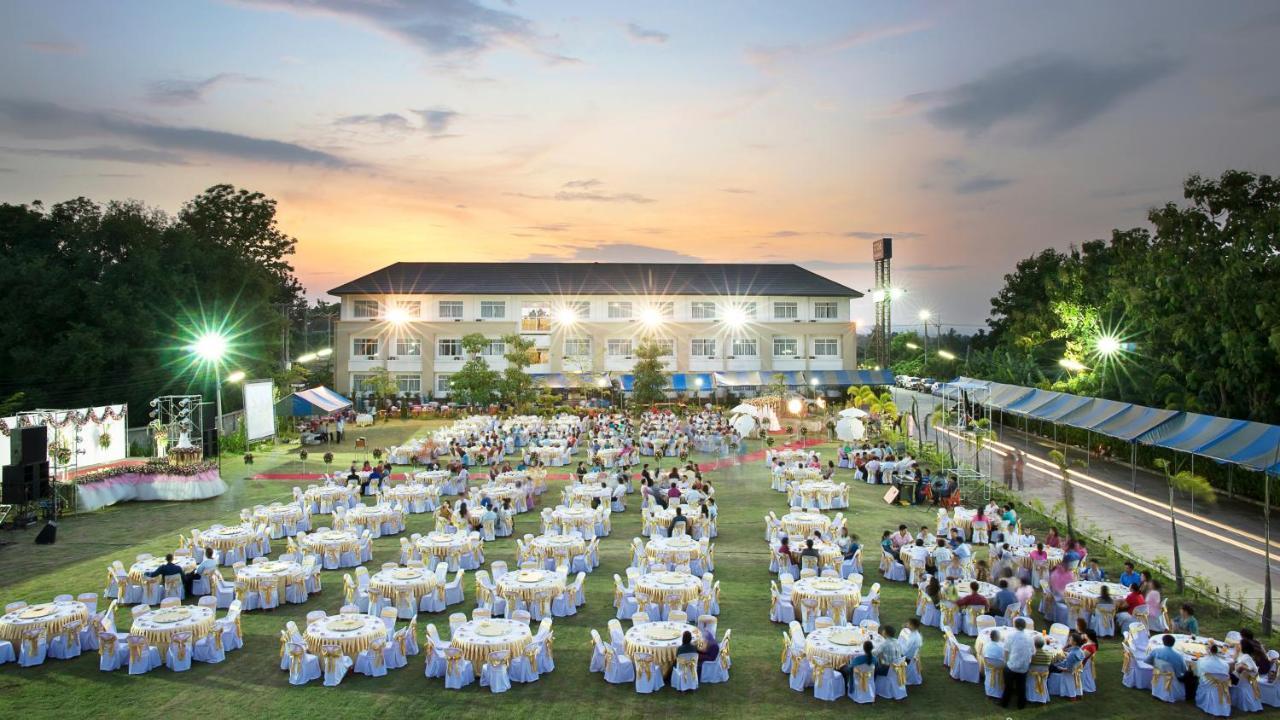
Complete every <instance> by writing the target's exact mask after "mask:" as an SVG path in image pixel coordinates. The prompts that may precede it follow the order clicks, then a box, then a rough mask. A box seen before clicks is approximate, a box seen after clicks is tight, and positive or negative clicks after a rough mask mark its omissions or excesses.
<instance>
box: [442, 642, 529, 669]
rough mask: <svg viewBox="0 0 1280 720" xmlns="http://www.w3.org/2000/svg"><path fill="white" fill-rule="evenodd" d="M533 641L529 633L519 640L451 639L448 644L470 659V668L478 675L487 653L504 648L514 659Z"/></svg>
mask: <svg viewBox="0 0 1280 720" xmlns="http://www.w3.org/2000/svg"><path fill="white" fill-rule="evenodd" d="M532 641H533V637H532V636H531V635H528V636H525V637H522V638H520V639H519V640H509V641H507V642H501V643H484V644H480V643H474V644H473V643H470V642H467V641H466V640H460V639H459V640H452V641H450V644H451V645H452V646H453V647H456V648H458V649H459V650H461V651H462V656H463V657H465V658H466V659H468V660H470V661H471V670H472V672H474V673H475V674H476V677H480V670H481V669H482V668H483V667H484V664H485V663H487V662H489V653H493V652H500V651H502V650H506V651H507V652H509V653H511V658H512V659H515V658H517V657H520V656H521V655H523V654H524V649H525V648H526V647H528V645H529V643H530V642H532Z"/></svg>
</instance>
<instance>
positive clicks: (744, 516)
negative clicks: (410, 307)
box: [0, 421, 1230, 720]
mask: <svg viewBox="0 0 1280 720" xmlns="http://www.w3.org/2000/svg"><path fill="white" fill-rule="evenodd" d="M427 429H428V426H425V425H424V424H423V423H421V422H401V421H392V422H391V423H388V424H385V425H378V426H377V427H376V428H363V429H360V431H359V432H358V433H357V432H349V433H348V438H347V439H348V442H347V444H346V446H345V447H342V448H338V449H337V450H336V454H337V459H336V460H335V463H334V467H335V468H344V467H346V463H349V462H350V460H351V459H353V458H357V457H359V458H363V455H356V454H355V451H354V447H353V443H354V438H355V436H356V435H357V434H360V435H364V436H366V437H368V438H369V441H370V446H385V445H389V444H395V443H397V442H400V441H402V440H404V439H405V438H407V437H410V436H412V435H414V434H422V433H424V432H426V431H427ZM353 430H354V429H353ZM751 449H752V450H756V449H758V448H757V447H756V446H755V444H754V443H753V447H752V448H751ZM824 450H826V451H827V453H828V454H833V452H834V451H833V450H832V449H831V448H824ZM323 454H324V448H323V447H322V448H320V449H312V451H311V457H310V458H309V459H308V461H307V470H308V471H309V472H316V471H319V470H322V469H323V463H322V462H321V461H320V456H321V455H323ZM697 459H699V460H704V461H706V460H710V459H711V458H709V457H702V456H699V457H698V458H697ZM668 462H669V461H668ZM301 469H302V467H301V464H300V463H299V461H298V459H297V457H296V453H294V454H288V453H285V452H283V451H281V452H278V453H273V454H270V455H265V454H262V453H259V455H258V460H257V462H256V463H255V464H254V465H253V466H252V467H251V468H246V467H245V466H244V464H243V463H242V462H241V461H240V460H239V459H231V460H224V465H223V476H224V478H225V479H226V481H227V484H228V486H229V487H230V489H229V491H228V492H227V493H226V494H224V495H223V496H221V497H218V498H214V499H211V500H206V501H201V502H191V503H158V502H154V503H126V504H123V505H119V506H116V507H112V508H106V509H104V510H101V511H98V512H94V513H88V514H85V515H81V516H78V517H69V518H67V519H66V520H65V521H64V522H63V523H61V526H60V528H59V530H58V542H57V544H56V545H53V546H36V545H33V544H31V540H32V538H33V536H34V534H35V530H36V528H32V529H31V530H29V531H23V532H19V533H6V534H4V535H3V536H2V537H3V539H6V540H8V541H10V542H13V543H15V544H14V545H10V546H8V547H4V548H0V601H2V602H12V601H14V600H19V599H23V600H26V601H28V602H31V603H35V602H43V601H47V600H49V599H51V598H52V597H53V596H54V595H55V594H59V593H79V592H90V591H97V592H101V591H102V587H103V586H102V581H103V577H104V575H105V572H104V569H105V567H106V566H107V564H108V563H109V562H111V561H112V560H115V559H120V560H122V561H124V562H125V564H126V565H128V564H129V560H130V559H131V558H132V557H133V556H134V555H135V554H136V553H139V552H151V553H156V554H162V553H164V552H166V551H169V550H171V549H172V548H174V547H175V546H176V543H177V535H178V534H179V533H182V532H186V533H190V531H191V529H192V528H194V527H200V528H204V527H207V526H208V525H209V524H210V523H213V522H218V521H221V522H224V523H231V522H238V513H239V510H240V508H242V507H246V506H251V505H253V504H256V503H266V502H270V501H273V500H287V499H288V498H289V497H290V488H291V487H292V486H293V485H295V484H302V483H296V482H294V481H281V480H251V479H248V478H249V476H250V475H252V474H253V473H262V472H284V473H290V472H299V471H301ZM841 473H842V476H841V477H840V478H839V479H844V480H849V481H851V477H850V475H849V473H850V471H847V470H844V471H841ZM707 477H708V479H710V480H711V481H712V482H713V483H714V484H715V486H716V499H717V502H718V503H719V505H720V520H719V524H720V536H719V538H717V540H716V577H717V578H718V579H719V580H720V581H721V583H722V587H723V592H722V596H721V610H722V612H721V615H720V632H721V633H723V631H724V630H725V629H727V628H732V629H733V637H734V640H733V645H734V646H733V660H734V665H733V669H732V671H731V680H730V682H729V683H727V684H724V685H706V686H703V687H702V688H701V689H699V690H698V691H697V692H695V693H688V694H680V693H676V692H674V691H673V690H671V689H670V688H666V689H664V690H663V691H661V692H660V693H658V694H656V695H651V696H645V695H639V694H637V693H635V692H634V691H633V689H632V688H631V687H630V686H611V685H608V684H607V683H605V682H604V680H603V678H602V677H601V676H600V675H594V674H591V673H589V672H588V671H587V664H588V661H589V659H590V648H589V631H590V629H591V628H597V629H600V630H601V631H602V632H603V631H604V629H605V623H606V622H607V621H608V619H609V618H611V617H613V612H614V610H613V607H612V599H613V582H612V577H613V574H614V573H618V574H622V573H623V571H624V568H625V567H626V566H627V563H628V560H629V550H628V544H629V541H630V540H631V538H633V537H636V536H638V535H639V528H640V523H639V511H638V505H639V503H638V500H636V499H635V496H632V502H631V503H630V507H629V509H628V511H627V512H626V513H624V514H621V515H615V516H614V520H613V534H612V535H611V536H609V537H608V538H606V539H605V540H604V541H603V542H602V543H601V547H600V551H601V563H602V564H601V567H599V568H598V569H597V570H596V571H595V572H594V573H593V574H591V575H589V576H588V579H587V583H586V591H587V604H586V605H585V606H584V607H582V608H581V609H580V610H579V612H578V614H577V615H576V616H574V617H570V618H557V619H556V621H555V630H556V643H555V659H556V670H555V672H554V673H551V674H550V675H544V676H543V678H542V680H540V681H539V682H537V683H533V684H530V685H515V686H514V687H513V688H512V690H511V691H510V692H508V693H506V694H505V695H491V694H490V692H489V690H488V689H487V688H485V689H481V688H480V687H479V685H478V684H475V685H472V686H471V687H469V688H467V689H466V690H463V691H446V690H445V689H444V684H443V680H440V679H432V680H428V679H426V678H425V677H423V657H422V656H419V657H417V658H411V659H410V664H409V666H408V667H406V668H403V669H401V670H397V671H391V672H390V673H389V674H388V675H387V677H384V678H366V677H363V676H359V675H355V674H351V675H348V677H347V679H346V681H344V682H343V684H342V685H341V686H340V687H337V688H326V687H323V686H321V685H320V684H319V683H318V682H317V683H312V684H311V685H309V686H306V687H291V686H290V685H289V684H288V682H287V674H286V673H284V672H281V671H280V670H279V668H278V654H277V651H278V642H277V638H278V635H279V631H280V630H281V629H282V628H283V627H284V624H285V622H286V621H288V620H294V621H297V622H298V623H299V624H304V617H305V615H306V613H307V612H309V611H311V610H317V609H322V610H326V611H328V612H331V613H332V612H336V611H337V609H338V607H339V606H340V605H341V604H342V572H343V571H335V572H326V573H325V575H324V592H323V593H320V594H319V595H313V596H312V597H311V599H310V601H309V602H307V603H306V604H305V605H282V606H281V607H280V608H279V609H277V610H275V611H273V612H261V611H255V612H251V613H246V614H245V615H244V616H243V625H244V630H245V633H246V638H245V641H246V647H245V648H244V650H242V651H239V652H234V653H231V654H229V655H228V656H227V661H226V662H224V663H221V664H219V665H205V664H201V663H196V664H195V665H193V667H192V670H191V671H190V672H187V673H172V672H169V671H167V670H165V669H163V668H162V669H160V670H157V671H154V672H151V673H149V674H147V675H143V676H136V677H130V676H129V675H127V674H126V673H124V672H123V671H121V672H116V673H102V672H99V671H98V666H97V654H96V653H91V652H86V653H85V654H84V655H83V656H82V657H80V658H78V659H76V660H72V661H57V660H51V661H48V662H46V663H45V664H44V665H43V666H41V667H37V668H31V669H22V668H19V667H18V666H17V665H16V664H8V665H5V666H3V667H0V707H3V708H4V709H5V711H6V712H5V715H6V716H8V717H14V718H24V719H25V718H55V717H62V718H66V717H73V718H79V717H87V716H90V715H102V714H106V713H110V714H112V715H119V716H122V717H125V718H128V719H129V720H143V719H145V718H174V717H186V716H193V717H210V718H227V717H235V716H240V717H287V718H311V717H328V718H335V717H344V718H345V717H362V718H368V717H444V716H449V717H458V718H463V717H465V718H485V717H495V718H496V717H501V718H507V719H508V720H510V719H515V718H519V719H520V720H527V719H532V718H578V717H590V716H599V717H604V716H608V717H641V716H645V715H651V716H662V715H668V714H676V713H682V714H687V715H688V716H690V717H698V718H704V717H735V718H742V717H749V716H753V715H754V716H756V717H800V716H802V715H805V716H810V717H836V716H845V715H848V714H850V713H857V714H859V715H863V716H868V717H892V716H894V715H896V714H901V713H909V714H910V715H913V716H916V717H931V716H932V717H947V718H991V717H1005V716H1006V715H1008V714H1009V713H1005V712H1000V711H999V708H998V707H997V706H995V705H993V704H992V703H991V702H990V701H989V700H987V699H986V698H985V696H984V695H983V692H982V688H981V686H979V685H969V684H962V683H957V682H953V681H952V680H951V679H950V678H949V677H947V676H946V675H945V674H944V668H943V667H942V665H941V658H942V636H941V634H940V633H939V632H938V631H937V630H936V629H931V628H926V629H925V631H924V633H925V647H924V650H923V653H922V655H923V660H924V675H925V684H924V686H922V687H913V688H911V689H910V693H911V694H910V697H909V698H908V699H907V700H905V701H903V702H900V703H891V702H887V701H879V702H877V703H875V704H874V705H868V706H856V705H855V704H854V703H853V702H852V701H849V700H843V701H840V702H836V703H826V702H822V701H819V700H815V699H814V698H813V696H812V694H811V693H805V694H800V693H795V692H792V691H791V690H790V689H789V688H788V687H787V682H786V676H785V675H783V674H782V673H781V672H780V670H779V654H780V648H781V645H780V639H781V634H780V633H781V631H782V630H783V626H781V625H774V624H772V623H770V622H769V580H770V573H769V571H768V558H769V553H768V547H767V545H766V544H765V542H764V525H763V516H764V514H765V513H766V512H768V511H769V510H775V511H777V512H778V514H780V515H781V514H782V513H783V512H784V508H785V495H784V494H782V493H778V492H774V491H773V490H771V489H770V488H769V479H768V474H767V470H766V468H765V465H764V463H763V462H762V461H754V462H751V463H748V464H745V465H739V466H731V467H728V468H725V469H722V470H717V471H714V472H711V473H708V475H707ZM550 484H551V488H550V489H549V491H548V492H547V494H546V495H544V496H543V499H542V505H541V506H546V505H547V504H552V505H554V504H555V503H556V501H557V499H558V498H559V495H560V493H559V490H560V485H562V484H563V481H552V482H551V483H550ZM851 484H852V486H853V487H852V493H851V497H850V501H851V506H852V507H851V508H850V510H848V511H846V515H847V516H849V517H850V526H851V529H852V530H853V531H854V532H856V533H857V534H858V535H859V536H860V538H861V539H862V541H863V542H864V544H867V545H870V548H869V550H868V552H867V553H866V555H867V558H868V560H867V562H866V563H865V565H866V571H867V573H866V586H867V587H870V585H871V583H873V582H876V581H878V580H879V579H880V578H879V575H878V573H877V570H876V564H877V563H876V559H875V554H876V553H875V552H874V551H875V549H876V546H877V544H878V542H879V537H880V532H881V531H882V530H883V529H886V528H891V527H896V526H897V525H898V523H900V522H901V523H906V524H907V525H908V526H909V527H913V528H917V527H918V526H920V525H922V524H932V518H933V516H932V514H931V513H930V512H929V511H927V510H924V509H915V508H901V507H888V506H886V505H884V504H883V503H882V502H881V501H880V500H879V496H880V495H881V494H882V493H881V492H880V490H878V489H876V488H873V487H870V486H867V485H865V484H862V483H852V482H851ZM541 506H540V507H541ZM432 524H433V523H432V520H431V517H430V516H429V515H410V516H409V518H408V532H422V533H425V532H428V531H429V530H431V529H432ZM526 532H533V533H537V532H538V513H537V512H530V513H525V514H523V515H520V516H518V518H517V522H516V534H517V536H518V535H523V534H524V533H526ZM374 546H375V547H374V558H373V562H372V563H369V566H370V567H373V568H375V569H376V568H377V567H378V566H379V565H381V564H382V563H383V562H388V561H394V560H395V559H396V558H397V556H398V549H399V536H392V537H384V538H380V539H378V540H375V541H374ZM283 548H284V543H283V541H278V542H277V543H275V545H274V548H273V549H274V550H275V551H276V553H279V552H282V551H283ZM485 554H486V556H487V558H488V560H489V561H490V562H491V561H493V560H500V559H501V560H506V561H507V562H508V563H509V564H512V565H514V564H515V563H514V560H515V545H514V540H513V539H512V538H505V539H500V540H498V541H497V542H493V543H488V544H487V545H486V547H485ZM1108 569H1109V571H1111V572H1112V574H1113V575H1114V574H1116V573H1117V572H1118V567H1117V566H1116V564H1114V563H1112V564H1109V565H1108ZM346 572H350V570H347V571H346ZM465 586H466V596H467V601H466V602H465V603H464V604H463V605H461V606H457V605H455V606H453V607H451V608H449V610H448V611H447V612H446V613H431V614H429V613H423V614H422V615H420V616H419V621H418V622H419V625H425V624H426V623H428V622H434V623H435V624H436V626H437V628H441V629H442V630H443V631H442V633H441V634H442V635H445V636H446V637H447V634H448V627H447V626H448V621H447V615H448V613H451V612H461V611H465V612H468V613H469V612H470V610H471V609H472V608H473V607H474V604H473V601H472V597H473V591H474V583H473V581H472V578H471V577H470V575H469V576H468V577H467V579H466V582H465ZM914 604H915V591H914V589H912V588H909V587H908V586H907V585H906V584H905V583H885V584H884V585H883V602H882V604H881V618H882V622H885V623H892V624H893V625H895V626H899V627H900V626H901V625H902V623H903V621H905V620H906V619H907V618H908V617H909V616H911V615H912V613H913V611H914ZM1169 604H1170V607H1176V606H1177V605H1176V603H1175V600H1174V598H1170V602H1169ZM127 618H128V613H127V611H125V610H123V609H122V610H121V612H120V614H119V615H118V616H117V622H118V624H119V626H120V627H121V629H127V627H128V619H127ZM1228 620H1229V618H1227V617H1223V618H1217V617H1214V616H1213V615H1212V614H1210V613H1204V614H1202V619H1201V631H1202V632H1203V633H1206V634H1212V635H1215V636H1218V637H1221V636H1222V634H1224V633H1225V632H1226V631H1227V630H1229V629H1230V626H1229V625H1228ZM1037 623H1041V619H1040V618H1038V617H1037ZM420 631H421V629H420ZM1120 664H1121V652H1120V649H1119V645H1118V642H1117V641H1116V640H1114V639H1113V640H1111V641H1110V642H1108V641H1107V640H1106V639H1104V644H1103V646H1102V649H1101V652H1100V655H1099V662H1098V693H1096V694H1093V695H1090V696H1087V697H1086V699H1084V700H1083V701H1081V702H1078V703H1069V702H1066V701H1063V700H1060V699H1055V701H1054V702H1053V703H1052V704H1050V705H1048V706H1047V707H1042V708H1037V709H1028V710H1025V711H1023V712H1021V713H1017V712H1016V711H1015V712H1014V714H1017V715H1020V716H1025V717H1045V718H1049V717H1068V716H1070V717H1079V716H1082V715H1087V716H1091V717H1095V718H1104V717H1105V718H1133V717H1150V716H1154V715H1156V714H1160V715H1162V716H1164V717H1203V715H1202V714H1201V713H1200V712H1199V711H1198V710H1196V709H1195V707H1194V706H1189V705H1174V706H1168V705H1164V704H1160V703H1158V701H1156V700H1154V699H1152V698H1151V697H1150V696H1149V695H1148V694H1147V693H1145V692H1142V691H1136V690H1129V689H1127V688H1124V687H1123V686H1121V684H1120ZM756 713H759V715H755V714H756Z"/></svg>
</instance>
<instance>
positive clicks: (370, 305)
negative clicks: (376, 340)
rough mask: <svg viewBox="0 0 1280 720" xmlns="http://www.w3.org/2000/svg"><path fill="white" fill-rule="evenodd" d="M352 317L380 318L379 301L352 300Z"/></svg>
mask: <svg viewBox="0 0 1280 720" xmlns="http://www.w3.org/2000/svg"><path fill="white" fill-rule="evenodd" d="M351 316H352V317H357V318H376V317H378V301H377V300H352V301H351Z"/></svg>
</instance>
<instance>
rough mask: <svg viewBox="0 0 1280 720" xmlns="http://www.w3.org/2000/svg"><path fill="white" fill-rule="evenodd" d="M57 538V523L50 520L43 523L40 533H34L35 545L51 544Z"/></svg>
mask: <svg viewBox="0 0 1280 720" xmlns="http://www.w3.org/2000/svg"><path fill="white" fill-rule="evenodd" d="M57 539H58V523H56V522H53V521H52V520H50V521H49V522H47V523H45V524H44V527H43V528H42V529H41V530H40V534H39V535H36V544H37V545H52V544H53V543H54V542H56V541H57Z"/></svg>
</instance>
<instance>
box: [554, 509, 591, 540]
mask: <svg viewBox="0 0 1280 720" xmlns="http://www.w3.org/2000/svg"><path fill="white" fill-rule="evenodd" d="M551 519H552V520H554V521H555V522H556V524H558V525H559V526H560V527H561V528H563V529H564V531H565V532H571V531H574V530H577V531H578V532H580V533H582V534H583V535H588V536H590V535H595V534H596V521H597V520H599V513H597V512H596V511H595V510H592V509H591V508H587V507H573V508H569V507H565V506H563V505H560V506H558V507H557V508H556V509H555V510H552V511H551Z"/></svg>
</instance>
